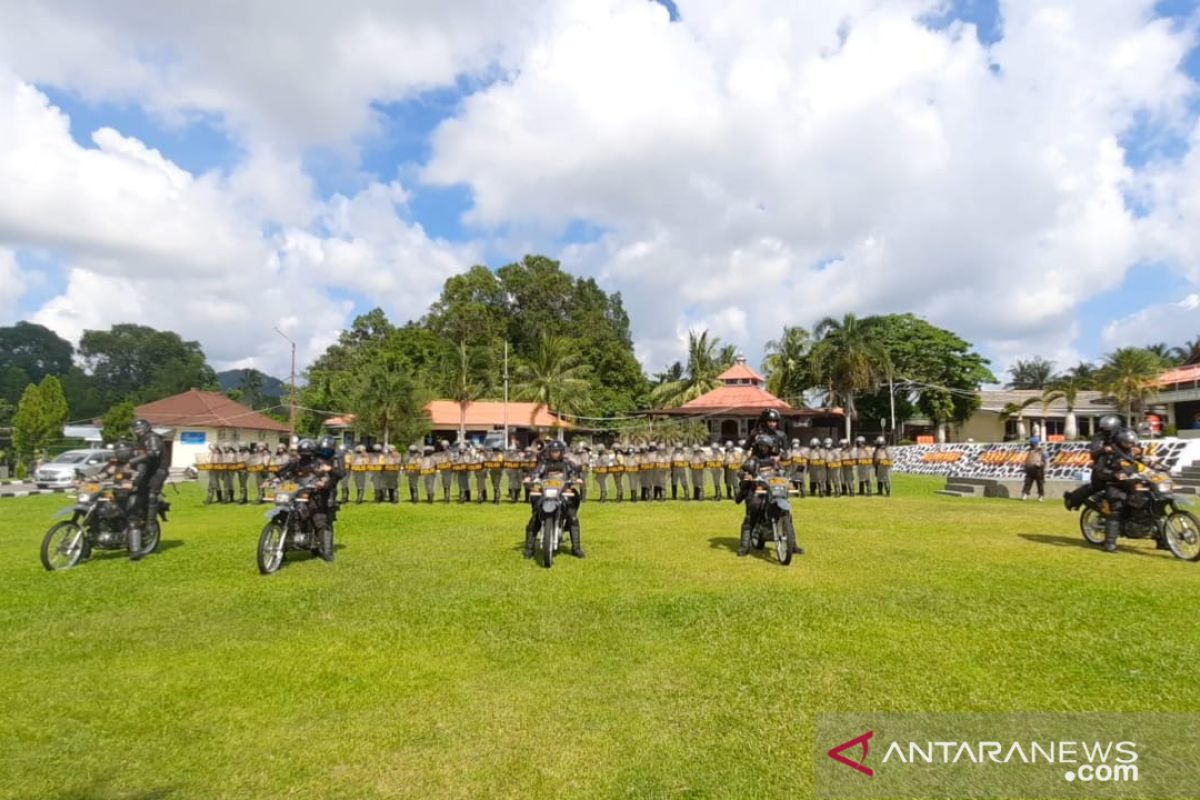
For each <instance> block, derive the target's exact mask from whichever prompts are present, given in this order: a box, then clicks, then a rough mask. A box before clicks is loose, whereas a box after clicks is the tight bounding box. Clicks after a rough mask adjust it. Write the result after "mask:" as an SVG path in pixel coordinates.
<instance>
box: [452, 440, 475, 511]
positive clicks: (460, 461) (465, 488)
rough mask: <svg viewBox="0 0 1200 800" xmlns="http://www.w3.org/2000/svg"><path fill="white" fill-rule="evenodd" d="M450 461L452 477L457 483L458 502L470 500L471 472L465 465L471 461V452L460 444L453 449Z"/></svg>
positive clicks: (468, 464) (467, 465)
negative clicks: (452, 469) (452, 471)
mask: <svg viewBox="0 0 1200 800" xmlns="http://www.w3.org/2000/svg"><path fill="white" fill-rule="evenodd" d="M453 453H454V455H452V456H451V457H450V463H452V464H453V465H454V479H455V482H457V483H458V502H460V503H469V502H471V473H470V472H469V471H468V469H467V467H469V466H470V463H471V454H470V453H469V452H467V449H466V448H465V447H462V446H461V445H460V446H459V447H458V448H456V449H455V450H454V451H453Z"/></svg>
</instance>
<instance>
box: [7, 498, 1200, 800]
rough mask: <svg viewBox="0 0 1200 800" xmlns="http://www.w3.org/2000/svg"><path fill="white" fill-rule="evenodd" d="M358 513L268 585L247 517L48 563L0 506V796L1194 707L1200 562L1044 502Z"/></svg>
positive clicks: (298, 777)
mask: <svg viewBox="0 0 1200 800" xmlns="http://www.w3.org/2000/svg"><path fill="white" fill-rule="evenodd" d="M941 483H942V481H941V480H937V479H924V478H911V477H904V476H901V477H899V478H898V479H897V481H896V490H897V493H898V496H897V497H894V498H892V499H891V500H884V499H871V500H867V499H854V500H851V499H845V500H838V499H830V500H805V501H800V502H798V503H797V511H796V516H797V530H798V532H799V536H800V542H801V544H802V545H804V546H805V547H807V548H808V551H809V552H808V554H807V555H805V556H802V557H798V558H797V559H796V561H795V562H794V563H793V564H792V566H791V567H787V568H784V567H781V566H780V565H779V564H777V563H776V562H775V561H774V560H773V558H770V557H768V558H762V557H750V558H744V559H739V558H736V557H735V556H734V552H733V551H734V548H735V547H736V544H737V542H736V535H737V529H738V524H739V522H740V518H741V513H742V511H741V507H740V506H738V507H735V506H734V505H733V504H731V503H728V502H725V503H720V504H717V503H712V502H706V503H702V504H696V503H691V504H683V503H670V502H668V503H659V504H653V503H651V504H638V505H630V504H628V503H626V504H622V505H611V504H610V505H600V504H598V503H594V502H593V503H588V504H586V505H585V506H584V508H583V512H582V520H583V535H584V544H585V547H586V548H587V551H588V558H587V559H586V560H584V561H577V560H575V559H572V558H569V557H564V558H562V559H560V560H559V561H558V562H556V564H555V566H554V568H553V569H551V570H545V569H543V568H541V567H539V566H536V565H535V563H534V562H530V561H523V560H522V559H521V557H520V552H519V550H520V540H521V529H522V526H523V523H524V521H525V519H526V515H527V510H526V507H525V506H510V505H504V506H501V507H500V508H499V509H497V508H494V507H492V506H458V505H449V506H443V505H441V504H436V505H434V506H425V505H420V506H410V505H408V504H402V505H400V506H398V507H393V506H382V507H381V506H369V505H364V506H361V507H355V506H351V507H350V508H349V509H348V510H347V511H345V512H344V513H343V515H342V517H341V519H340V521H339V541H340V549H339V551H338V553H337V561H336V563H334V564H332V565H330V564H325V563H323V562H321V561H319V560H315V559H311V558H309V557H308V556H307V555H304V556H299V555H292V556H289V563H288V564H287V565H286V566H285V567H284V568H283V569H282V570H281V571H280V572H279V573H278V574H276V575H273V576H269V577H262V576H260V575H259V574H258V572H257V569H256V567H255V561H254V552H255V545H256V542H257V535H258V531H259V529H260V528H261V526H262V523H263V519H262V510H261V508H260V507H255V506H249V507H238V506H232V507H231V506H224V507H204V506H203V505H201V503H200V500H201V496H200V493H199V491H198V490H197V489H196V488H195V487H188V488H187V489H185V490H184V491H183V493H182V494H180V495H179V496H176V497H173V498H172V500H173V502H174V505H175V508H174V511H173V516H172V521H171V523H170V525H169V527H168V528H167V529H166V531H165V534H164V543H163V547H162V550H161V551H160V552H159V554H157V555H155V556H152V557H150V558H147V559H146V560H144V561H142V562H141V563H137V564H133V563H130V562H129V561H128V560H127V559H125V558H124V557H123V554H116V553H101V554H99V555H98V556H96V557H94V558H93V560H92V561H90V562H88V563H85V564H82V565H81V566H79V567H77V568H76V569H73V570H69V571H66V572H62V573H55V574H50V573H47V572H45V571H44V570H43V569H42V566H41V563H40V562H39V560H38V546H39V543H40V541H41V537H42V534H43V533H44V531H45V529H46V528H47V527H48V525H49V524H50V522H51V516H52V513H53V512H54V510H56V509H57V508H59V507H60V506H62V505H64V504H65V501H64V498H63V497H62V496H56V497H37V498H29V499H19V500H13V499H5V500H0V510H2V511H3V513H4V519H5V524H4V526H3V531H4V532H3V534H0V585H2V586H3V589H2V590H0V644H2V645H3V646H2V647H0V680H2V684H0V685H2V687H3V689H2V690H0V695H2V696H3V701H2V705H0V707H2V708H3V709H4V712H3V716H4V719H3V724H0V796H2V797H5V798H21V800H26V799H27V798H62V799H63V800H67V799H68V798H70V799H71V800H85V799H86V800H108V799H109V798H139V799H141V800H149V799H150V798H225V797H228V798H248V797H262V798H278V797H302V798H314V797H335V798H375V797H412V798H443V797H454V798H480V797H512V798H540V797H556V798H557V797H588V798H591V797H622V798H624V797H635V798H637V797H673V798H674V797H729V798H753V797H788V798H796V797H800V798H802V797H810V796H812V795H813V792H814V789H813V767H814V758H815V756H814V753H815V750H816V747H815V743H814V725H815V722H814V720H815V715H816V714H818V713H821V712H826V711H976V712H987V711H1099V710H1111V711H1134V710H1164V711H1200V695H1198V694H1197V692H1196V691H1195V687H1194V686H1193V685H1192V682H1191V678H1192V677H1193V676H1194V675H1195V672H1196V657H1197V654H1198V653H1200V631H1198V630H1197V626H1196V624H1195V607H1196V605H1195V601H1196V598H1197V586H1198V585H1200V564H1193V563H1183V562H1178V561H1176V560H1174V559H1173V558H1171V557H1170V556H1169V555H1168V554H1166V553H1160V552H1155V551H1154V550H1153V546H1152V545H1149V546H1141V545H1140V544H1132V545H1131V544H1127V543H1125V541H1124V540H1123V541H1122V545H1121V549H1120V553H1119V554H1118V555H1105V554H1103V553H1101V552H1099V551H1098V550H1096V549H1093V548H1090V547H1085V546H1084V544H1083V540H1082V538H1081V537H1080V535H1079V531H1078V528H1077V526H1076V517H1075V516H1074V515H1071V514H1068V513H1067V512H1065V511H1064V510H1063V509H1062V506H1061V504H1060V503H1058V502H1047V503H1045V504H1043V505H1038V504H1035V503H1024V504H1022V503H1017V502H1012V501H997V500H961V499H952V498H942V497H937V496H935V495H933V494H932V492H933V490H934V489H935V488H938V487H939V486H940V485H941Z"/></svg>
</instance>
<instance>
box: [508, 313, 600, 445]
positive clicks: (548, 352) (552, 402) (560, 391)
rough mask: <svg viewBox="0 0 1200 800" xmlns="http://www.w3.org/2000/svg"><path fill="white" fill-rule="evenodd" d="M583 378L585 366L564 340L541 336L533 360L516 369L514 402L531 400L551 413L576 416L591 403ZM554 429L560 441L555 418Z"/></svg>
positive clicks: (585, 381) (588, 389)
mask: <svg viewBox="0 0 1200 800" xmlns="http://www.w3.org/2000/svg"><path fill="white" fill-rule="evenodd" d="M587 375H588V366H587V364H585V363H584V362H583V359H582V358H580V356H579V355H578V354H575V353H572V352H571V349H570V345H569V342H568V341H567V340H566V339H565V338H563V337H560V336H547V335H546V334H542V336H541V338H540V339H539V340H538V345H537V350H535V351H534V354H533V358H532V359H530V360H529V361H527V362H525V363H523V364H521V365H519V366H518V367H517V369H516V373H515V375H514V377H515V378H516V385H515V386H514V387H513V388H514V390H515V393H516V396H517V399H519V400H529V401H533V402H535V403H537V404H538V405H539V406H542V407H544V408H546V409H548V410H549V411H551V412H554V413H555V414H562V413H567V414H580V413H582V412H584V411H586V410H587V408H588V404H589V403H590V401H591V398H590V391H591V386H590V384H589V383H588V380H587ZM554 428H555V435H556V436H557V437H558V438H559V439H561V438H562V425H561V424H560V421H559V419H558V418H557V417H556V418H555V422H554Z"/></svg>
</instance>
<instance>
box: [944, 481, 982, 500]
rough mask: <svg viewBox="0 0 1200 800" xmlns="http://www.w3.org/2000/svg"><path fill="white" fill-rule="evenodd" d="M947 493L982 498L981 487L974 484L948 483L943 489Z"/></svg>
mask: <svg viewBox="0 0 1200 800" xmlns="http://www.w3.org/2000/svg"><path fill="white" fill-rule="evenodd" d="M944 488H945V490H946V491H948V492H958V493H960V494H966V495H972V496H974V497H983V488H984V487H983V486H980V485H978V484H974V483H959V482H958V481H950V482H947V483H946V486H945V487H944Z"/></svg>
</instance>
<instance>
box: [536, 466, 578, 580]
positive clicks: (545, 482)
mask: <svg viewBox="0 0 1200 800" xmlns="http://www.w3.org/2000/svg"><path fill="white" fill-rule="evenodd" d="M575 491H576V490H575V487H574V486H573V485H568V484H564V483H563V481H561V480H559V479H557V478H543V479H542V481H541V482H540V483H535V484H533V486H532V487H531V489H530V492H529V497H530V499H531V500H533V502H535V503H537V504H538V506H537V507H538V513H539V516H540V519H541V532H542V535H541V536H539V537H538V541H539V543H540V544H541V549H542V566H543V567H546V568H547V569H549V568H550V567H552V566H554V556H555V555H557V553H558V546H559V544H561V543H562V534H563V525H564V523H565V522H566V519H567V514H566V504H567V503H570V502H572V501H573V500H574V497H575Z"/></svg>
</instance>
